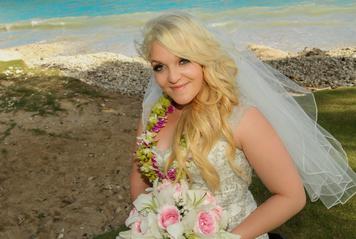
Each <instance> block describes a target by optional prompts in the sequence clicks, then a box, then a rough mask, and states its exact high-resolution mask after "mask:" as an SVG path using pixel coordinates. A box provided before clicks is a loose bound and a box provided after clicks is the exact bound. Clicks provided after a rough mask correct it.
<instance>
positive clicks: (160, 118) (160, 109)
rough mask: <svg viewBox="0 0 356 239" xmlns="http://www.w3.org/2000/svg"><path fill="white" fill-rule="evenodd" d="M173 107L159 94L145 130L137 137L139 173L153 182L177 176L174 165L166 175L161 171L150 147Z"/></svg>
mask: <svg viewBox="0 0 356 239" xmlns="http://www.w3.org/2000/svg"><path fill="white" fill-rule="evenodd" d="M173 111H174V107H173V105H172V104H171V101H170V100H169V99H168V98H167V97H166V96H161V97H160V98H159V100H158V101H157V103H156V104H155V105H154V106H153V107H152V110H151V113H150V116H149V119H148V123H147V127H146V130H145V131H144V132H143V133H142V135H141V136H140V137H137V139H138V141H137V146H138V148H137V150H136V158H137V160H138V163H139V167H140V171H141V173H142V174H143V175H144V176H146V177H147V178H148V180H149V181H150V182H154V181H155V180H156V179H157V178H158V179H160V180H163V179H169V180H172V181H174V180H175V179H176V177H177V171H176V168H175V167H171V168H170V169H168V170H167V175H165V173H164V172H162V171H161V170H160V168H159V165H158V163H157V156H156V154H155V153H154V152H153V150H152V148H153V147H154V146H156V145H157V141H156V140H154V137H155V136H156V135H157V134H158V132H159V131H160V130H161V129H162V128H163V127H164V126H165V124H166V122H167V115H168V113H172V112H173Z"/></svg>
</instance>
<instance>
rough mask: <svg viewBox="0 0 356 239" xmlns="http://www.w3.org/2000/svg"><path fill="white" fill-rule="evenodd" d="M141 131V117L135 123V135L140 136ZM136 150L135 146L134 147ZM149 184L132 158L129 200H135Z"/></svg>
mask: <svg viewBox="0 0 356 239" xmlns="http://www.w3.org/2000/svg"><path fill="white" fill-rule="evenodd" d="M142 132H143V127H142V120H141V118H140V119H139V120H138V124H137V133H136V135H137V136H140V135H141V134H142ZM135 150H136V147H135ZM149 186H150V185H149V184H148V182H146V180H144V178H143V177H142V175H141V173H140V171H139V168H138V165H137V161H136V160H134V159H132V167H131V174H130V194H131V201H135V199H136V198H137V196H138V195H140V194H141V193H143V192H144V191H145V189H146V188H148V187H149Z"/></svg>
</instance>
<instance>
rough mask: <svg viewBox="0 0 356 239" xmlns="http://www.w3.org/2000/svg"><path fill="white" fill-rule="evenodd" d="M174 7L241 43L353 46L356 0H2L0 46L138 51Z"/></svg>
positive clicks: (286, 47) (294, 47)
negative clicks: (60, 44) (149, 28)
mask: <svg viewBox="0 0 356 239" xmlns="http://www.w3.org/2000/svg"><path fill="white" fill-rule="evenodd" d="M172 9H180V10H184V11H187V12H189V13H191V14H194V15H195V16H197V17H198V18H200V19H202V20H203V21H204V23H205V24H207V25H208V26H209V27H211V28H212V29H216V30H218V31H224V32H225V33H226V34H227V35H228V36H229V37H230V38H231V39H232V41H233V42H234V43H235V44H236V46H237V47H239V48H244V47H246V45H248V44H262V45H266V46H270V47H275V48H279V49H282V50H287V51H299V50H302V49H303V48H304V47H319V48H322V49H329V48H334V47H346V46H356V1H350V0H342V1H328V0H326V1H313V0H311V1H290V0H284V1H277V0H271V1H257V0H254V1H252V0H251V1H247V0H241V1H232V0H230V1H229V0H221V1H208V0H202V1H195V0H194V1H184V0H177V1H147V0H145V1H144V0H132V1H129V0H125V1H108V0H102V1H97V0H95V1H94V0H86V1H84V0H77V1H74V0H62V1H60V0H47V1H46V0H27V1H20V0H12V1H10V0H1V1H0V48H7V47H13V46H18V45H23V44H28V43H34V42H53V41H61V40H67V41H72V42H77V43H80V44H81V45H82V46H83V47H82V48H81V50H82V51H83V49H85V51H86V52H98V51H111V52H117V53H122V54H125V55H128V56H133V55H136V51H135V49H134V44H133V41H134V40H139V39H140V37H141V35H140V29H141V27H142V26H143V24H144V23H145V22H146V21H147V20H148V19H150V18H151V17H154V16H156V15H158V14H160V13H161V12H162V11H169V10H172Z"/></svg>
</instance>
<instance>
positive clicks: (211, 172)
mask: <svg viewBox="0 0 356 239" xmlns="http://www.w3.org/2000/svg"><path fill="white" fill-rule="evenodd" d="M155 41H157V42H159V43H161V44H162V45H163V46H165V47H166V48H167V49H168V50H169V51H170V52H171V53H172V54H174V55H176V56H178V57H181V58H185V59H189V60H191V61H194V62H196V63H198V64H200V65H201V66H202V67H203V74H204V82H203V86H202V89H201V90H200V92H199V93H198V94H197V96H196V97H195V98H194V99H193V100H192V102H191V103H190V104H189V105H188V106H187V107H185V108H184V109H183V112H182V115H181V117H180V119H179V121H178V123H177V127H176V130H175V133H174V137H173V139H174V140H173V145H172V146H173V147H172V153H171V155H170V157H169V160H168V162H167V165H166V170H167V169H168V168H169V166H170V165H171V164H172V162H173V160H176V161H177V172H178V175H182V174H183V175H187V176H188V177H190V175H189V172H188V170H187V167H186V162H187V160H188V158H189V156H191V158H192V160H193V161H194V163H195V164H196V166H197V167H198V168H199V170H200V173H201V175H202V177H203V178H204V180H205V181H206V182H207V184H208V186H209V189H210V190H212V191H215V190H218V189H219V185H220V178H219V175H218V173H217V171H216V169H215V168H214V166H213V165H212V163H210V162H209V161H208V154H209V151H210V150H211V149H212V147H213V145H214V144H215V143H216V141H217V140H218V139H219V138H220V137H222V136H224V137H225V139H226V141H227V142H228V145H229V146H228V147H227V151H226V153H227V157H228V162H229V164H230V166H231V168H232V169H233V170H234V171H235V172H236V173H237V174H238V175H240V176H241V177H242V178H244V179H245V180H247V178H246V175H245V174H244V173H243V171H241V170H240V169H239V168H238V167H237V165H235V164H234V163H233V161H234V158H235V150H236V148H235V144H234V139H233V133H232V130H231V128H230V127H229V124H228V122H227V118H228V116H229V115H230V113H231V112H232V109H233V106H234V105H238V104H239V101H238V90H237V86H236V85H235V78H236V76H237V73H238V69H237V66H236V64H235V62H234V60H233V59H232V58H231V57H230V56H229V55H228V54H227V52H226V51H224V50H223V49H222V47H221V45H220V44H219V42H218V41H217V39H216V38H215V37H214V35H213V34H212V33H211V32H209V31H208V30H207V29H206V28H205V27H203V25H202V24H200V23H199V21H198V20H196V19H194V18H193V17H192V16H191V15H189V14H187V13H183V12H170V13H165V14H163V15H160V16H158V17H156V18H153V19H151V20H149V21H148V22H147V23H146V25H145V27H144V29H143V41H142V42H141V43H137V42H136V48H137V51H138V52H139V54H140V55H141V57H143V58H144V59H145V60H147V61H149V60H150V51H151V45H152V43H153V42H155ZM183 135H184V137H185V139H186V143H187V146H188V148H187V149H184V148H182V147H181V145H180V139H181V137H182V136H183Z"/></svg>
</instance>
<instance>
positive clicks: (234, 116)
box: [228, 96, 255, 129]
mask: <svg viewBox="0 0 356 239" xmlns="http://www.w3.org/2000/svg"><path fill="white" fill-rule="evenodd" d="M239 100H240V103H239V105H237V106H234V108H233V109H232V112H231V114H230V116H229V118H228V123H229V125H230V127H231V129H236V128H237V126H238V125H239V123H240V120H241V118H242V116H243V115H244V114H245V112H246V110H247V109H249V108H251V107H254V106H255V105H254V104H253V103H252V102H250V101H248V100H247V99H246V98H245V97H243V96H240V98H239Z"/></svg>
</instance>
